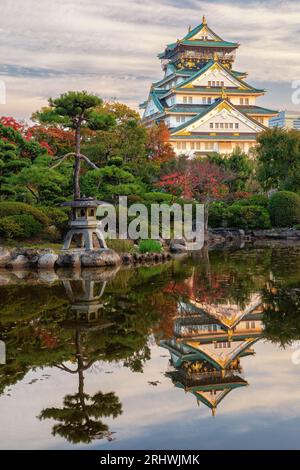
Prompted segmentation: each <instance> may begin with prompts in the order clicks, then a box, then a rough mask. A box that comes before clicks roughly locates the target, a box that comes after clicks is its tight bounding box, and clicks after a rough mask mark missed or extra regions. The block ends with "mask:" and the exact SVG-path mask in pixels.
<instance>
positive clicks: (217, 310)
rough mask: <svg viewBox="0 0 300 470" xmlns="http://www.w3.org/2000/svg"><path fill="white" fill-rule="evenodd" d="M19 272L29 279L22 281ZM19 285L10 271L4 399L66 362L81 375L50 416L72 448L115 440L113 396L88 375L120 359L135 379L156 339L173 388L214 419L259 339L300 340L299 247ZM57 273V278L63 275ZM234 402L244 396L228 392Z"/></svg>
mask: <svg viewBox="0 0 300 470" xmlns="http://www.w3.org/2000/svg"><path fill="white" fill-rule="evenodd" d="M18 275H19V277H22V276H23V274H22V275H21V273H20V274H18ZM24 276H25V278H24V279H20V280H18V279H17V278H16V276H15V275H14V274H12V273H8V272H5V273H4V272H1V273H0V282H1V283H2V285H1V287H0V294H1V295H0V339H1V340H3V341H5V343H6V350H7V363H6V364H5V365H1V366H0V393H1V394H2V393H5V390H7V389H8V387H10V386H12V385H13V384H15V383H17V382H19V381H21V380H22V379H23V378H24V377H25V376H26V374H27V373H28V372H29V371H31V370H34V369H38V368H44V367H56V368H59V369H60V370H62V371H63V372H65V373H66V374H69V375H70V376H71V375H76V376H77V377H78V389H77V391H76V393H74V394H71V395H67V396H65V397H64V399H63V404H62V406H61V407H57V408H56V407H55V408H54V407H51V398H50V399H49V407H47V408H46V409H44V410H42V411H41V413H40V415H39V418H40V419H41V420H42V419H52V420H54V421H55V424H54V425H53V429H52V431H53V434H54V435H56V436H61V437H63V438H65V439H67V440H68V441H70V442H72V443H79V442H82V443H90V442H92V441H94V440H95V439H103V438H106V439H112V438H113V436H114V435H113V430H110V429H109V426H108V424H106V423H105V418H117V417H118V416H120V414H121V413H122V404H121V403H120V400H119V398H118V397H117V395H116V392H115V391H108V392H106V393H104V392H103V391H98V392H97V393H93V394H92V393H89V392H88V391H87V390H85V388H86V386H85V378H84V375H85V372H86V371H87V370H91V368H95V369H97V370H98V372H99V373H101V372H100V367H99V364H101V363H107V364H108V363H114V364H119V365H121V366H123V367H127V368H128V369H130V370H131V371H132V372H134V373H141V372H143V369H144V365H145V363H146V362H147V361H149V360H150V357H151V350H150V346H149V338H150V337H151V338H152V339H153V337H154V338H155V339H156V342H157V344H161V345H162V346H163V347H164V348H167V349H168V351H169V353H170V369H169V370H168V371H167V377H169V378H170V379H171V380H172V382H173V383H174V385H175V386H176V387H178V388H181V389H184V390H185V391H188V392H190V393H192V394H193V395H194V396H195V398H196V400H197V402H198V403H199V404H201V403H202V404H205V405H206V406H208V407H209V408H210V409H211V410H212V412H213V414H215V411H216V408H217V406H218V405H219V404H220V403H221V401H222V400H223V399H224V398H225V397H227V399H228V396H229V393H230V392H233V391H234V390H235V389H237V388H240V389H242V388H243V387H245V386H246V385H248V382H247V380H246V378H245V377H244V373H243V368H242V363H243V357H245V356H249V355H250V356H253V355H254V346H255V343H256V342H257V341H258V340H260V339H261V338H264V339H267V340H270V341H272V342H274V343H276V344H279V345H280V346H283V347H285V346H287V345H289V344H291V342H292V341H294V340H297V339H299V338H300V312H299V310H300V307H299V306H300V289H299V285H300V283H299V281H300V251H299V249H295V248H294V249H293V250H286V249H285V250H282V249H278V248H276V249H263V250H261V249H258V250H240V251H231V252H208V251H206V252H203V253H202V254H193V255H192V256H191V257H188V258H184V259H182V260H178V261H173V262H171V263H169V264H166V265H161V266H152V267H142V268H136V269H128V270H121V271H120V272H118V273H116V272H112V273H108V272H103V271H101V272H98V271H97V270H96V271H95V270H94V271H92V272H91V271H83V272H82V273H81V274H79V275H78V274H74V273H73V274H72V275H71V274H69V273H63V272H61V273H59V272H58V273H57V275H54V274H52V275H51V281H52V283H51V285H47V284H46V283H45V279H46V277H47V276H46V274H45V273H43V279H44V280H43V281H42V280H41V278H40V277H36V275H34V273H27V274H25V273H24ZM55 276H56V277H55ZM230 396H234V393H232V394H231V393H230Z"/></svg>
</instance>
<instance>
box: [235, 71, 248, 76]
mask: <svg viewBox="0 0 300 470" xmlns="http://www.w3.org/2000/svg"><path fill="white" fill-rule="evenodd" d="M231 73H232V75H234V76H235V77H245V76H247V75H248V74H247V72H238V71H237V70H231Z"/></svg>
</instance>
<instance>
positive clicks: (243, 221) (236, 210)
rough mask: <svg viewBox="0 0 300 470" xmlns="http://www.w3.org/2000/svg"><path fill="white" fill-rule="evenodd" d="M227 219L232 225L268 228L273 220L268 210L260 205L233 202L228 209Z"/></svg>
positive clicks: (245, 227)
mask: <svg viewBox="0 0 300 470" xmlns="http://www.w3.org/2000/svg"><path fill="white" fill-rule="evenodd" d="M227 221H228V225H229V226H230V227H235V228H242V229H250V230H254V229H268V228H270V227H271V221H270V216H269V213H268V211H267V210H266V209H265V208H264V207H260V206H243V205H240V204H238V203H235V204H233V205H232V206H230V207H229V208H228V210H227Z"/></svg>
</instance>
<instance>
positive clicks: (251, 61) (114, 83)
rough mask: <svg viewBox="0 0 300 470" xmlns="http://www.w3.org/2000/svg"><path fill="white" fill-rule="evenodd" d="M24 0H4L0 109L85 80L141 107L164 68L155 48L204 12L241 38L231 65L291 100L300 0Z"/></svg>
mask: <svg viewBox="0 0 300 470" xmlns="http://www.w3.org/2000/svg"><path fill="white" fill-rule="evenodd" d="M20 4H21V2H20V0H19V1H15V2H11V1H9V0H2V2H1V25H0V57H1V58H2V60H1V61H0V75H2V76H4V77H5V82H6V87H7V92H8V99H7V105H6V106H5V107H1V111H0V113H1V114H12V113H13V112H14V113H15V115H16V116H18V117H28V116H29V115H30V114H31V112H32V109H33V107H34V105H36V104H41V105H43V104H45V102H46V99H45V98H46V97H48V96H53V95H56V94H58V93H61V92H64V91H66V90H68V89H70V88H72V89H82V88H85V89H89V90H92V91H94V92H96V93H99V94H100V95H102V96H103V97H115V98H117V99H119V100H121V101H124V102H126V103H128V104H129V105H131V106H134V107H137V106H138V103H139V102H141V101H144V99H145V98H146V96H147V93H148V91H149V87H150V84H151V82H152V81H155V80H157V79H158V78H159V77H160V76H161V73H162V72H161V69H160V63H159V61H158V59H157V57H156V56H157V54H158V53H159V52H161V51H162V50H163V49H164V47H165V45H166V44H168V43H170V42H173V41H175V40H176V39H177V38H179V37H183V35H184V34H185V33H186V32H187V28H188V26H189V25H190V24H191V25H192V26H195V25H196V24H198V23H200V22H201V20H202V15H203V14H204V13H205V14H206V16H207V19H208V23H209V25H210V26H211V27H212V29H214V30H215V31H216V32H217V33H218V34H219V35H220V36H222V37H223V38H225V39H227V40H233V41H239V42H240V43H241V44H242V46H241V47H240V49H239V51H238V56H237V62H236V66H235V68H238V69H241V70H243V71H244V70H245V71H248V72H249V82H250V83H251V82H253V81H254V82H264V83H267V86H266V88H267V89H268V90H271V91H272V90H273V89H274V90H275V89H276V103H278V104H279V105H280V106H281V107H284V106H286V107H291V106H289V101H290V99H289V98H288V99H287V96H286V93H281V91H280V87H278V86H277V84H281V85H282V86H283V88H284V89H285V90H287V89H288V88H289V84H290V83H291V81H292V80H295V79H297V78H299V77H300V62H299V52H298V51H299V46H300V35H299V24H300V4H299V2H296V1H292V0H288V1H285V2H280V1H277V0H270V1H264V2H262V1H260V2H257V1H249V2H247V3H245V2H242V1H227V0H222V1H210V2H208V1H200V0H188V1H185V2H181V1H177V0H172V1H171V0H152V2H151V3H148V4H146V3H145V2H143V1H141V0H113V1H111V0H110V1H109V0H101V1H99V0H85V1H84V0H65V1H64V2H61V1H60V0H52V2H40V1H38V0H26V1H23V2H22V4H21V6H20ZM20 8H21V9H22V15H20V14H19V13H20ZM278 90H279V91H278ZM30 96H31V97H32V98H31V100H30ZM20 97H21V98H22V99H21V100H20ZM31 103H32V104H31ZM262 103H263V102H262Z"/></svg>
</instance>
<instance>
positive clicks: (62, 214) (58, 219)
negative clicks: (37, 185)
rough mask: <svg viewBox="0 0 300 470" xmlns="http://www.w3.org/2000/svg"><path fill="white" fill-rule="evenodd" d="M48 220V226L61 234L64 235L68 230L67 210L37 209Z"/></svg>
mask: <svg viewBox="0 0 300 470" xmlns="http://www.w3.org/2000/svg"><path fill="white" fill-rule="evenodd" d="M39 210H41V211H42V212H43V213H44V214H45V215H46V216H47V217H48V219H49V223H50V225H55V227H56V228H57V229H58V230H59V231H60V233H61V234H64V233H65V232H66V231H67V229H68V223H69V215H68V212H69V210H68V209H66V210H64V209H59V208H57V207H49V206H44V207H39Z"/></svg>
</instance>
